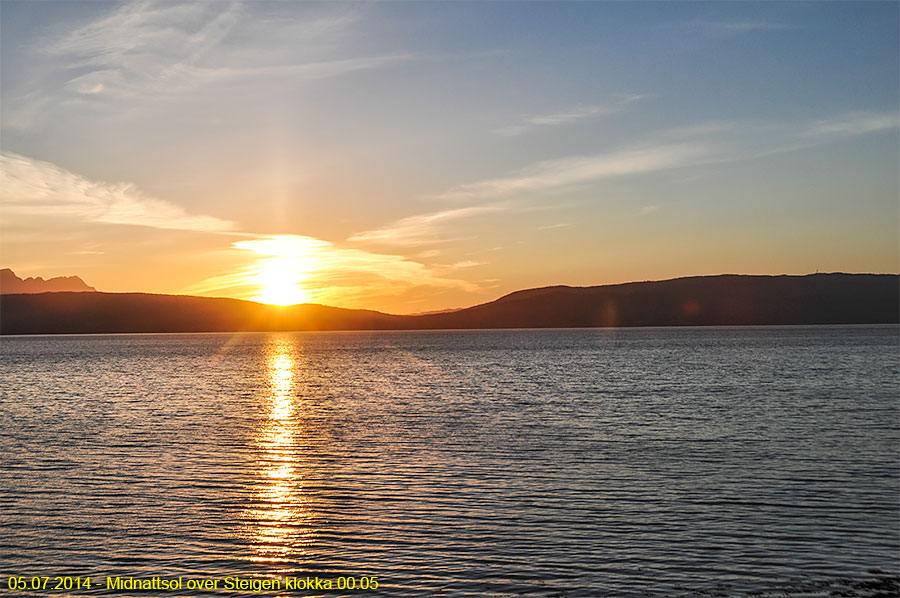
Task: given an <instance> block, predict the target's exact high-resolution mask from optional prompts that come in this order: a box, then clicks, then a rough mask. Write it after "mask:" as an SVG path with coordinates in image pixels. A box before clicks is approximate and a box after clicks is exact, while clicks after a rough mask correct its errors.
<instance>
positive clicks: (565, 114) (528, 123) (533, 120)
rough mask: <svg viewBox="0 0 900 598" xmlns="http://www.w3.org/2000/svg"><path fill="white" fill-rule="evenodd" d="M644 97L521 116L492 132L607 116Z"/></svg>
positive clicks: (507, 132)
mask: <svg viewBox="0 0 900 598" xmlns="http://www.w3.org/2000/svg"><path fill="white" fill-rule="evenodd" d="M644 97H645V96H643V95H636V94H633V95H628V96H625V97H624V98H622V99H620V100H618V101H616V102H611V103H609V104H595V105H591V106H576V107H574V108H570V109H568V110H563V111H560V112H554V113H551V114H545V115H539V116H526V117H524V118H522V120H521V122H520V123H519V124H516V125H512V126H509V127H502V128H499V129H495V130H494V133H496V134H497V135H503V136H504V137H515V136H518V135H522V134H524V133H528V132H529V131H532V130H534V129H536V128H539V127H548V126H557V125H568V124H574V123H576V122H579V121H583V120H585V119H589V118H592V117H598V116H607V115H610V114H615V113H617V112H621V111H622V110H624V109H625V107H626V106H627V105H628V104H630V103H632V102H635V101H637V100H640V99H642V98H644Z"/></svg>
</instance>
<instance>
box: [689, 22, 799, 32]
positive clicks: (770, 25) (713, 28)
mask: <svg viewBox="0 0 900 598" xmlns="http://www.w3.org/2000/svg"><path fill="white" fill-rule="evenodd" d="M683 26H684V27H686V28H689V29H694V30H699V31H705V32H706V33H709V34H713V35H735V34H741V33H750V32H753V31H778V30H780V29H788V28H789V26H788V25H786V24H785V23H777V22H772V21H690V22H688V23H685V24H684V25H683Z"/></svg>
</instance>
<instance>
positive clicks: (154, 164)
mask: <svg viewBox="0 0 900 598" xmlns="http://www.w3.org/2000/svg"><path fill="white" fill-rule="evenodd" d="M898 23H900V4H898V3H897V2H883V3H881V2H852V3H842V2H824V3H816V2H803V3H791V2H777V3H776V2H760V3H755V2H740V3H726V2H714V3H703V2H691V3H678V2H666V3H660V2H650V3H641V2H629V3H605V2H578V3H565V2H552V3H550V2H490V3H488V2H483V3H482V2H429V3H423V2H364V3H354V2H340V3H332V2H329V3H315V2H266V1H253V2H226V1H216V2H209V3H203V2H186V3H177V2H141V1H138V2H128V3H122V4H118V3H112V2H98V1H92V2H79V1H77V0H75V1H67V2H58V3H57V2H15V1H10V0H2V2H0V150H2V155H0V267H10V268H12V269H13V270H14V271H15V272H16V273H17V274H18V275H19V276H23V277H24V276H43V277H45V278H47V277H51V276H67V275H78V276H80V277H81V278H83V279H84V280H85V281H86V282H87V283H88V284H90V285H92V286H94V287H96V288H97V289H98V290H101V291H108V292H152V293H176V294H195V295H207V296H224V297H237V298H243V299H251V300H258V301H264V302H269V303H303V302H314V303H323V304H327V305H334V306H339V307H350V308H367V309H377V310H380V311H386V312H390V313H420V312H427V311H433V310H441V309H449V308H457V307H465V306H469V305H474V304H477V303H482V302H485V301H490V300H493V299H496V298H497V297H499V296H501V295H503V294H505V293H508V292H511V291H515V290H519V289H524V288H532V287H539V286H548V285H556V284H567V285H578V286H586V285H597V284H608V283H619V282H628V281H639V280H657V279H666V278H674V277H679V276H693V275H706V274H722V273H737V274H807V273H812V272H816V271H820V272H833V271H843V272H887V273H897V272H898V271H900V137H898V120H900V65H898V60H900V58H898V56H900V43H898V28H900V26H898Z"/></svg>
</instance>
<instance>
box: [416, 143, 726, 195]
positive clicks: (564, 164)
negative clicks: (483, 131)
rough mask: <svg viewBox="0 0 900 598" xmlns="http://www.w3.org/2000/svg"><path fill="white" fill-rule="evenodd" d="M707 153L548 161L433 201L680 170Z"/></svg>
mask: <svg viewBox="0 0 900 598" xmlns="http://www.w3.org/2000/svg"><path fill="white" fill-rule="evenodd" d="M710 152H711V150H710V148H709V147H707V146H706V145H703V144H697V143H672V144H665V145H658V146H649V147H642V148H637V149H630V150H621V151H617V152H611V153H606V154H598V155H594V156H579V157H571V158H563V159H560V160H548V161H544V162H539V163H537V164H535V165H533V166H530V167H528V168H525V169H523V170H521V171H519V172H518V173H517V174H514V175H511V176H507V177H500V178H496V179H488V180H485V181H479V182H476V183H467V184H464V185H459V186H457V187H455V188H453V189H450V190H449V191H447V192H445V193H441V194H439V195H435V196H433V197H434V198H435V199H444V200H471V199H483V198H497V197H506V196H509V195H513V194H523V193H532V192H535V191H543V190H547V189H553V188H556V187H563V186H568V185H574V184H578V183H587V182H593V181H598V180H602V179H607V178H611V177H618V176H625V175H630V174H638V173H645V172H652V171H656V170H664V169H669V168H675V167H678V166H684V165H686V164H691V163H695V162H697V161H698V160H700V159H703V158H705V157H707V156H709V154H710Z"/></svg>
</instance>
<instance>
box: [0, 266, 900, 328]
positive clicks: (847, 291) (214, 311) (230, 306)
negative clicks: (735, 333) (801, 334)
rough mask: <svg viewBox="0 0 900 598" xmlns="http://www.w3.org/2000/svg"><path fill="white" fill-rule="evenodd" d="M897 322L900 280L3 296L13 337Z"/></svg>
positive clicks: (862, 277)
mask: <svg viewBox="0 0 900 598" xmlns="http://www.w3.org/2000/svg"><path fill="white" fill-rule="evenodd" d="M898 322H900V275H896V274H845V273H828V274H824V273H823V274H818V273H817V274H808V275H801V276H797V275H777V276H769V275H741V274H722V275H715V276H692V277H682V278H673V279H667V280H661V281H641V282H629V283H620V284H614V285H597V286H589V287H572V286H566V285H555V286H548V287H538V288H535V289H524V290H520V291H514V292H512V293H508V294H507V295H503V296H502V297H499V298H498V299H495V300H493V301H490V302H487V303H482V304H478V305H474V306H472V307H468V308H464V309H460V310H455V311H449V312H442V313H433V314H419V315H391V314H385V313H381V312H377V311H372V310H361V309H344V308H338V307H330V306H325V305H318V304H300V305H294V306H285V307H281V306H272V305H265V304H261V303H255V302H252V301H245V300H241V299H230V298H224V297H197V296H190V295H159V294H153V293H101V292H92V293H83V292H48V293H37V294H4V295H0V334H4V335H15V334H55V333H69V334H82V333H83V334H92V333H128V332H242V331H244V332H250V331H260V332H266V331H291V330H298V331H300V330H426V329H444V330H447V329H481V328H488V329H490V328H580V327H640V326H743V325H766V324H769V325H791V324H875V323H898Z"/></svg>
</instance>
